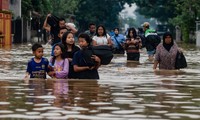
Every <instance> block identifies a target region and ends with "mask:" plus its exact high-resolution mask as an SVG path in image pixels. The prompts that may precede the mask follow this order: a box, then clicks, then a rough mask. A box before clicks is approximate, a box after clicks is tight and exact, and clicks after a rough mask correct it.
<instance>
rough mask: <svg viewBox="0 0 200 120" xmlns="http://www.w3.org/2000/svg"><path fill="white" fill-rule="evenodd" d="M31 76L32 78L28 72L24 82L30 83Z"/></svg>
mask: <svg viewBox="0 0 200 120" xmlns="http://www.w3.org/2000/svg"><path fill="white" fill-rule="evenodd" d="M29 78H30V76H29V75H28V74H27V75H26V76H25V77H24V79H23V80H24V83H26V84H28V83H29Z"/></svg>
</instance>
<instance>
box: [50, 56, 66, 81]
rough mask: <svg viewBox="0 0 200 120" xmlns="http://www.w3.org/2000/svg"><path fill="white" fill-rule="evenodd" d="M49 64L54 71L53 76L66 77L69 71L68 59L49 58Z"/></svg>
mask: <svg viewBox="0 0 200 120" xmlns="http://www.w3.org/2000/svg"><path fill="white" fill-rule="evenodd" d="M50 63H51V64H50V66H52V68H53V70H54V71H55V72H56V74H55V76H56V78H63V79H65V78H68V73H69V61H68V59H67V58H66V59H64V60H61V61H56V60H55V61H54V62H53V58H51V60H50Z"/></svg>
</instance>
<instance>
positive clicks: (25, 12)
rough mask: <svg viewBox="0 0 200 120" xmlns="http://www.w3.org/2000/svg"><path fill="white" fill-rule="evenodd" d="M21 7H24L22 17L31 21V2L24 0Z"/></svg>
mask: <svg viewBox="0 0 200 120" xmlns="http://www.w3.org/2000/svg"><path fill="white" fill-rule="evenodd" d="M21 6H22V17H23V18H25V19H29V18H30V11H31V10H32V7H33V6H32V3H31V0H22V1H21Z"/></svg>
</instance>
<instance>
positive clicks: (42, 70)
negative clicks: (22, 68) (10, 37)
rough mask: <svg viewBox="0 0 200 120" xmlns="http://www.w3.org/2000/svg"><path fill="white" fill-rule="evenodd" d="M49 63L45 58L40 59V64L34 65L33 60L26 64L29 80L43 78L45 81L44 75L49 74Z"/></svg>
mask: <svg viewBox="0 0 200 120" xmlns="http://www.w3.org/2000/svg"><path fill="white" fill-rule="evenodd" d="M48 64H49V61H48V59H46V58H42V59H41V62H40V63H36V62H35V61H34V58H31V60H30V61H29V62H28V66H27V70H26V72H28V73H29V74H30V78H44V79H46V73H47V72H49V69H48Z"/></svg>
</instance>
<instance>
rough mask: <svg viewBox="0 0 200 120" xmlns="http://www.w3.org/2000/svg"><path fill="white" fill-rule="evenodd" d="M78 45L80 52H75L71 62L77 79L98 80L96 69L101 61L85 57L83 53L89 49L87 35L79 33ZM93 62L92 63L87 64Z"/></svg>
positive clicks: (97, 58) (89, 42) (96, 58)
mask: <svg viewBox="0 0 200 120" xmlns="http://www.w3.org/2000/svg"><path fill="white" fill-rule="evenodd" d="M78 44H79V46H80V47H81V50H79V51H77V52H76V53H75V54H74V56H73V60H72V65H73V68H74V71H75V73H76V76H77V78H78V79H99V74H98V68H99V66H100V65H101V60H100V58H99V57H98V56H96V55H92V56H89V57H87V58H88V59H86V55H85V54H84V51H86V50H87V49H88V47H90V44H91V38H90V36H89V35H88V34H85V33H81V34H80V35H79V36H78ZM89 61H93V63H91V62H89Z"/></svg>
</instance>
